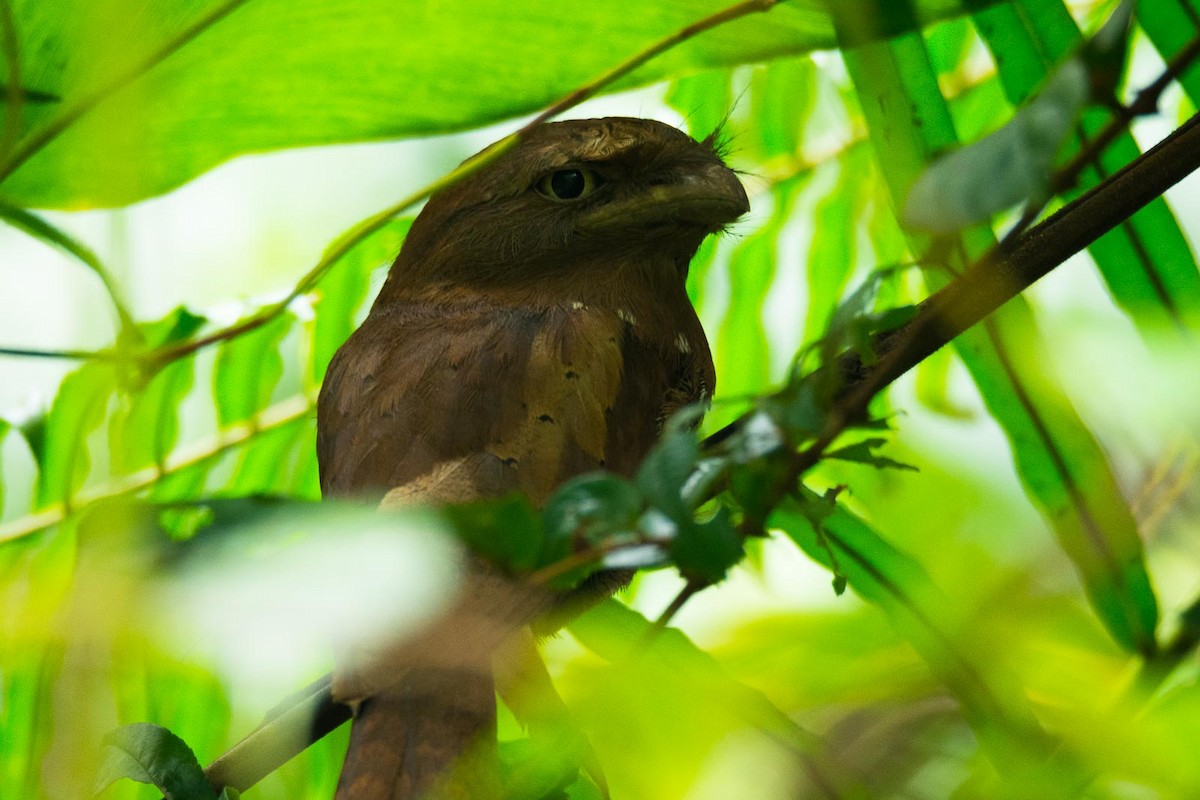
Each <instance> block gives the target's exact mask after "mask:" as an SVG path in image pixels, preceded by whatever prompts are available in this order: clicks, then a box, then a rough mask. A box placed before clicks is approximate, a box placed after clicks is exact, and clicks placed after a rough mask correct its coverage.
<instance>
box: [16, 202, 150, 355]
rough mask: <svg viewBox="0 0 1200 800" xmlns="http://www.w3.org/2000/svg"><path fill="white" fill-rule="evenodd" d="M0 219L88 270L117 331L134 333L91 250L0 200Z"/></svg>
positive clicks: (110, 281)
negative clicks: (105, 300) (108, 302)
mask: <svg viewBox="0 0 1200 800" xmlns="http://www.w3.org/2000/svg"><path fill="white" fill-rule="evenodd" d="M0 220H4V221H5V222H7V223H8V224H9V225H12V226H13V227H14V228H16V229H17V230H20V231H24V232H25V233H27V234H29V235H30V236H32V237H33V238H35V239H37V240H39V241H41V242H44V243H46V244H48V245H50V246H51V247H55V248H57V249H59V250H61V251H63V252H64V253H66V254H68V255H70V256H73V257H74V258H75V259H76V260H77V261H79V262H80V263H81V264H83V265H84V266H86V267H87V268H88V269H90V270H91V271H92V272H93V273H94V274H95V275H96V277H97V278H99V279H100V282H101V283H102V284H103V285H104V289H105V291H107V292H108V294H109V297H110V298H111V299H112V302H113V310H114V311H115V312H116V316H117V322H118V323H119V324H120V331H119V332H120V333H121V334H123V335H125V336H134V335H135V331H134V330H133V326H134V321H133V317H132V316H130V313H129V309H128V308H127V307H126V306H125V302H124V299H123V297H122V295H121V290H120V287H118V286H117V285H116V283H115V282H114V281H113V279H112V276H111V275H110V274H109V273H108V270H107V269H105V267H104V265H103V264H102V263H100V257H99V256H97V255H96V253H95V251H93V250H92V249H91V248H90V247H88V246H87V245H86V244H84V243H83V242H81V241H79V240H78V239H76V238H74V237H73V236H71V235H70V234H68V233H67V232H66V231H64V230H61V229H59V228H56V227H55V226H53V225H51V224H50V223H49V222H47V221H46V220H45V219H43V218H42V217H40V216H38V215H37V214H34V213H33V212H32V211H29V210H28V209H24V208H20V207H18V206H14V205H12V204H10V203H7V202H4V201H2V200H0Z"/></svg>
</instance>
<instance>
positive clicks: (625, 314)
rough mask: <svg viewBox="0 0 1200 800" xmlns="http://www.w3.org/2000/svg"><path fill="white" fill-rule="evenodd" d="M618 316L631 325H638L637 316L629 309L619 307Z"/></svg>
mask: <svg viewBox="0 0 1200 800" xmlns="http://www.w3.org/2000/svg"><path fill="white" fill-rule="evenodd" d="M617 316H618V317H620V318H621V319H622V320H623V321H625V322H627V323H629V324H630V325H637V317H635V316H634V315H633V314H630V313H629V311H627V310H626V309H624V308H618V309H617Z"/></svg>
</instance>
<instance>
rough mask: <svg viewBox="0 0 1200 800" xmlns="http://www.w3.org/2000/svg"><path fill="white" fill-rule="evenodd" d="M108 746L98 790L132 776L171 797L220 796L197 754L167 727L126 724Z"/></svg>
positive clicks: (211, 799)
mask: <svg viewBox="0 0 1200 800" xmlns="http://www.w3.org/2000/svg"><path fill="white" fill-rule="evenodd" d="M104 745H105V752H104V761H103V763H102V764H101V767H100V774H99V777H98V778H97V779H96V792H97V793H99V792H101V791H103V790H104V789H106V788H108V787H109V786H110V785H112V784H113V783H115V782H116V781H118V780H120V779H122V778H129V779H130V780H134V781H137V782H138V783H149V784H152V785H154V786H155V787H157V788H158V790H159V791H161V792H162V793H163V795H164V797H166V798H167V800H216V798H217V793H216V792H214V791H213V788H212V786H210V785H209V783H208V779H207V778H206V777H204V769H203V768H202V767H201V766H200V762H199V761H197V760H196V755H195V753H193V752H192V751H191V748H189V747H188V746H187V744H186V743H185V742H184V741H183V740H182V739H180V738H179V737H178V736H176V735H175V734H173V733H171V732H170V731H169V730H167V729H166V728H160V727H159V726H157V725H151V724H149V723H145V722H139V723H134V724H133V725H126V726H125V727H123V728H118V729H117V730H115V731H113V732H112V733H110V734H108V735H107V736H105V737H104Z"/></svg>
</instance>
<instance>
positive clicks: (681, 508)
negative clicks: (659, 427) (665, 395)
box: [636, 416, 700, 521]
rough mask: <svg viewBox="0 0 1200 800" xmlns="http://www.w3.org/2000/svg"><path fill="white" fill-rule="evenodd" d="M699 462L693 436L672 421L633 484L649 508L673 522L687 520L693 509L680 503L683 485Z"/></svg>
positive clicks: (682, 499) (684, 502)
mask: <svg viewBox="0 0 1200 800" xmlns="http://www.w3.org/2000/svg"><path fill="white" fill-rule="evenodd" d="M699 460H700V443H699V442H698V441H697V440H696V434H695V432H694V431H693V430H692V429H691V428H690V427H688V426H687V425H686V424H679V417H678V416H676V417H675V418H673V420H672V422H671V423H669V424H668V425H667V430H666V432H665V433H664V435H663V437H662V438H661V439H660V440H659V441H658V444H656V445H655V446H654V449H652V450H651V451H650V452H649V454H647V456H646V458H645V459H643V460H642V465H641V466H640V467H639V468H638V472H637V478H636V483H637V487H638V489H640V490H641V492H642V495H643V496H645V498H646V499H647V500H648V501H649V502H650V505H652V506H654V507H655V508H657V509H659V510H661V511H663V512H664V513H666V515H667V516H668V517H670V518H671V519H673V520H675V521H679V520H685V519H686V520H690V519H691V517H692V511H693V508H692V507H691V505H690V504H689V503H688V502H687V501H686V500H685V499H684V484H686V483H687V481H688V479H689V478H690V477H691V475H692V473H693V472H695V470H696V464H697V462H698V461H699Z"/></svg>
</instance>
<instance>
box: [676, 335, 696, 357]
mask: <svg viewBox="0 0 1200 800" xmlns="http://www.w3.org/2000/svg"><path fill="white" fill-rule="evenodd" d="M675 346H676V347H678V348H679V352H681V353H690V352H692V343H691V342H689V341H688V338H687V337H686V336H684V335H683V334H682V333H681V334H679V335H678V336H676V337H675Z"/></svg>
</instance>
